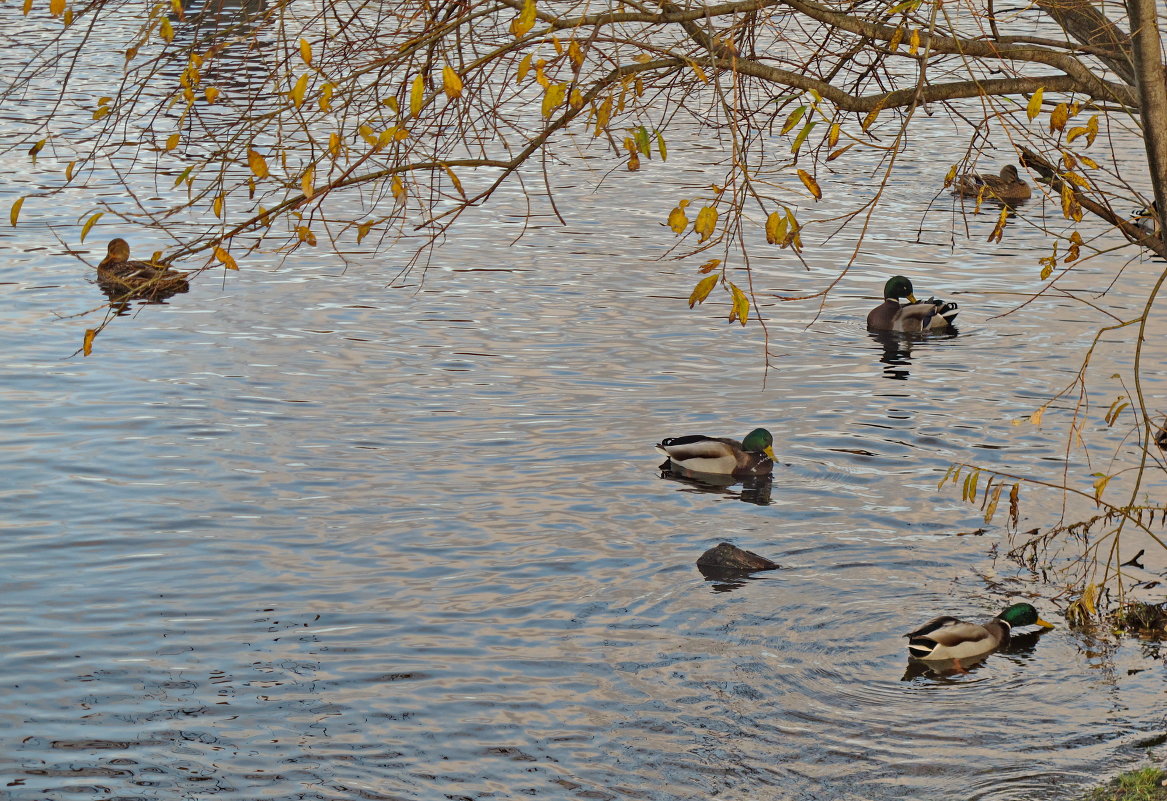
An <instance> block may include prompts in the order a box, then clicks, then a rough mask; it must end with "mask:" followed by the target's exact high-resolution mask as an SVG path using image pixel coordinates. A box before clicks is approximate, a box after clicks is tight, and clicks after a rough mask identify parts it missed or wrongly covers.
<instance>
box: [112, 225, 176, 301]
mask: <svg viewBox="0 0 1167 801" xmlns="http://www.w3.org/2000/svg"><path fill="white" fill-rule="evenodd" d="M97 281H98V283H99V284H101V285H102V288H103V289H105V290H107V291H113V292H119V291H120V293H121V294H123V295H133V296H135V297H156V296H159V295H166V296H169V295H173V294H175V293H178V292H186V291H187V290H188V289H190V284H189V283H187V280H186V276H185V275H184V274H182V273H180V272H177V271H176V270H171V269H169V268H168V267H162V266H159V265H156V264H151V263H150V262H146V261H130V245H129V243H128V242H126V240H124V239H120V238H119V239H112V240H110V243H109V246H108V247H107V248H106V256H105V258H104V259H102V260H101V263H100V264H98V265H97Z"/></svg>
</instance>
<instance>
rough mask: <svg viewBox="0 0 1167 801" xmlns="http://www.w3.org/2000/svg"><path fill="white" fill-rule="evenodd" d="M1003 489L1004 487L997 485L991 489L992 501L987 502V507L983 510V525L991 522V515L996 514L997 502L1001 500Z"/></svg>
mask: <svg viewBox="0 0 1167 801" xmlns="http://www.w3.org/2000/svg"><path fill="white" fill-rule="evenodd" d="M1003 489H1004V486H1002V485H997V486H996V487H995V488H994V489H993V497H992V500H990V501H989V505H988V507H987V508H986V509H985V518H984V519H985V523H991V522H993V515H994V514H996V513H997V503H998V501H1000V500H1001V490H1003Z"/></svg>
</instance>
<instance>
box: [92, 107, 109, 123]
mask: <svg viewBox="0 0 1167 801" xmlns="http://www.w3.org/2000/svg"><path fill="white" fill-rule="evenodd" d="M109 112H110V108H109V106H102V107H101V108H96V109H94V110H93V119H95V120H100V119H101V118H102V117H104V116H105V115H106V114H109Z"/></svg>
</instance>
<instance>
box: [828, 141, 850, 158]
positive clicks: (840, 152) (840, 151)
mask: <svg viewBox="0 0 1167 801" xmlns="http://www.w3.org/2000/svg"><path fill="white" fill-rule="evenodd" d="M853 147H855V142H852V143H851V144H849V145H844V146H843V147H841V148H839V149H838V150H833V151H831V154H830V155H829V156H827V161H834V160H835V159H837V158H838V157H839V156H841V155H843V154H844V153H846V152H847V151H848V150H850V149H851V148H853Z"/></svg>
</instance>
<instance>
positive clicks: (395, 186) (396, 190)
mask: <svg viewBox="0 0 1167 801" xmlns="http://www.w3.org/2000/svg"><path fill="white" fill-rule="evenodd" d="M389 191H391V192H392V193H393V197H394V198H396V199H397V202H398V203H400V202H401V201H403V200H405V184H403V183H401V176H400V175H394V176H393V180H392V181H390V182H389Z"/></svg>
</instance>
